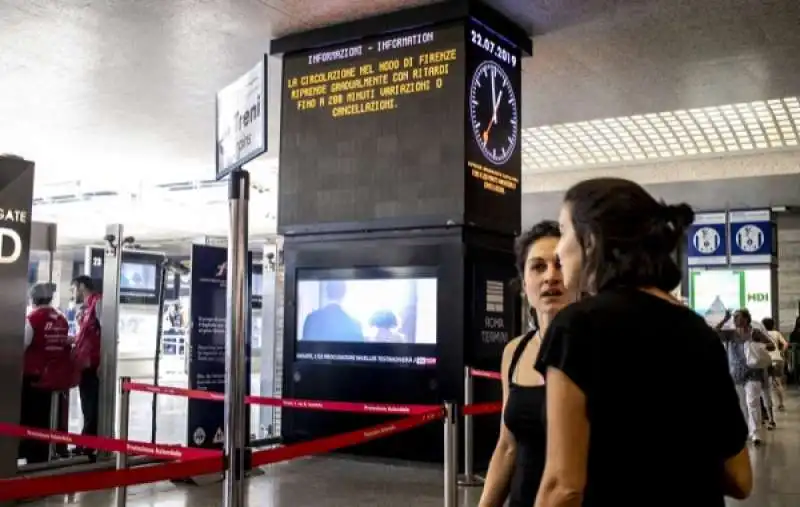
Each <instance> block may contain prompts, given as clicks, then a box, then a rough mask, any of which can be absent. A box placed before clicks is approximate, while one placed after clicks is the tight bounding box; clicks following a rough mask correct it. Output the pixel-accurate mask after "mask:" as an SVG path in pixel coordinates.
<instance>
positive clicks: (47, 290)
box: [19, 283, 72, 463]
mask: <svg viewBox="0 0 800 507" xmlns="http://www.w3.org/2000/svg"><path fill="white" fill-rule="evenodd" d="M53 292H54V291H53V286H52V285H51V284H49V283H39V284H36V285H34V286H33V287H32V288H31V291H30V297H31V304H32V309H31V311H30V313H29V314H28V317H27V319H26V320H25V355H24V360H23V377H22V405H21V414H20V423H21V424H22V425H23V426H32V427H36V428H49V427H50V406H51V403H50V401H51V396H52V394H53V390H52V388H53V387H54V386H56V387H57V386H58V385H59V383H61V382H63V383H66V384H67V385H68V384H69V378H66V377H69V369H70V366H71V365H70V357H71V352H70V351H71V349H72V344H71V343H70V337H69V322H68V321H67V318H66V317H64V315H63V314H62V313H61V312H59V311H58V310H57V309H55V308H53V307H52V306H51V305H52V302H53ZM65 372H66V373H65ZM54 376H66V377H65V378H56V379H54V378H52V377H54ZM48 449H49V447H48V443H47V442H43V441H38V440H23V441H21V442H20V451H19V453H20V456H21V457H22V458H24V459H25V460H27V462H28V463H41V462H44V461H47V458H48Z"/></svg>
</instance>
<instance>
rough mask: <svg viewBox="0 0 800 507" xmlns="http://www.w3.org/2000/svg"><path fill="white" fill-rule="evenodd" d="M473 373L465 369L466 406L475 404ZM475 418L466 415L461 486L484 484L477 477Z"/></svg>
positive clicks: (468, 368) (467, 368)
mask: <svg viewBox="0 0 800 507" xmlns="http://www.w3.org/2000/svg"><path fill="white" fill-rule="evenodd" d="M473 389H474V385H473V379H472V372H471V369H470V367H469V366H466V367H464V406H467V405H472V404H473V403H475V393H474V391H473ZM472 417H473V416H471V415H469V414H464V476H463V477H462V478H461V480H460V481H458V484H459V486H466V487H472V486H480V485H482V484H483V481H481V480H480V479H479V478H478V477H477V476H476V475H475V451H474V449H473V447H472V444H473V437H474V435H473V434H474V433H475V429H474V427H473V418H472Z"/></svg>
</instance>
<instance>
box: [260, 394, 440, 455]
mask: <svg viewBox="0 0 800 507" xmlns="http://www.w3.org/2000/svg"><path fill="white" fill-rule="evenodd" d="M442 417H444V410H443V409H441V408H437V409H434V410H429V411H428V412H426V413H424V414H418V415H413V416H411V417H406V418H404V419H400V420H399V421H392V422H388V423H384V424H378V425H376V426H371V427H369V428H364V429H361V430H356V431H351V432H349V433H341V434H339V435H333V436H330V437H325V438H320V439H318V440H312V441H310V442H301V443H299V444H292V445H287V446H285V447H277V448H275V449H267V450H265V451H259V452H256V453H254V454H253V466H254V467H255V466H263V465H269V464H272V463H278V462H280V461H286V460H290V459H294V458H300V457H303V456H310V455H312V454H323V453H326V452H331V451H335V450H336V449H341V448H343V447H349V446H352V445H356V444H362V443H364V442H369V441H371V440H376V439H378V438H384V437H388V436H389V435H394V434H396V433H401V432H404V431H408V430H411V429H414V428H417V427H419V426H422V425H424V424H428V423H429V422H432V421H436V420H438V419H441V418H442Z"/></svg>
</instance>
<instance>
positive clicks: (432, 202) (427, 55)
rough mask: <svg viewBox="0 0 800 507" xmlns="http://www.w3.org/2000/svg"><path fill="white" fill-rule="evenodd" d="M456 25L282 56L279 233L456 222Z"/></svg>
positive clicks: (459, 209)
mask: <svg viewBox="0 0 800 507" xmlns="http://www.w3.org/2000/svg"><path fill="white" fill-rule="evenodd" d="M465 63H466V57H465V27H464V25H463V23H457V24H453V25H449V26H441V27H428V28H422V29H419V30H416V31H409V32H405V33H399V34H393V35H387V36H383V37H377V38H371V39H364V40H363V41H361V42H356V43H350V44H345V45H342V46H338V47H330V48H326V49H324V50H314V51H305V52H300V53H294V54H287V55H286V56H285V57H284V63H283V80H284V82H283V86H282V114H281V117H282V118H281V150H280V157H281V160H280V164H281V171H280V175H279V178H280V189H281V199H280V201H279V213H278V225H279V228H280V229H281V230H282V231H285V230H286V229H287V228H289V229H291V228H292V227H293V226H297V225H308V224H319V223H326V222H328V223H330V222H345V223H346V222H364V221H373V220H381V219H391V218H395V217H426V216H427V217H446V218H448V219H452V220H455V221H461V218H462V217H461V216H460V215H461V214H462V213H463V209H464V178H463V169H462V167H463V161H464V150H465V138H464V133H463V130H464V114H465V107H464V106H465V96H466V87H465V85H464V76H465Z"/></svg>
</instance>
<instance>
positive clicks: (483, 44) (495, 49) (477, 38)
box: [469, 28, 517, 68]
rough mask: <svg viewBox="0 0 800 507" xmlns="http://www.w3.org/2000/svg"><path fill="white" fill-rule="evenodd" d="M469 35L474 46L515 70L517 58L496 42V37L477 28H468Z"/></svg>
mask: <svg viewBox="0 0 800 507" xmlns="http://www.w3.org/2000/svg"><path fill="white" fill-rule="evenodd" d="M469 35H470V40H471V42H472V44H473V45H474V46H477V47H479V48H481V49H482V50H484V51H486V52H487V53H489V54H490V55H492V56H493V57H495V58H496V59H497V60H499V61H501V62H503V63H505V64H507V65H510V66H511V67H512V68H516V66H517V56H516V55H515V54H514V53H512V52H511V51H510V50H508V49H506V48H505V47H503V45H502V44H500V43H499V42H497V38H496V37H493V36H492V35H491V34H490V33H487V32H485V31H482V30H479V29H477V28H470V30H469Z"/></svg>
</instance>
